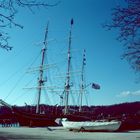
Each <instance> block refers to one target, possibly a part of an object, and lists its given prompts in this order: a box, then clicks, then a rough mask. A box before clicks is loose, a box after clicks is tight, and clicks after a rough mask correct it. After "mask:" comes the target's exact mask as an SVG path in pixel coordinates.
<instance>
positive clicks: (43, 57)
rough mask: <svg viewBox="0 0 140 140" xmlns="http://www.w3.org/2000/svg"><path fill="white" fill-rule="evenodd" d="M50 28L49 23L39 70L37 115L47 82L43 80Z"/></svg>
mask: <svg viewBox="0 0 140 140" xmlns="http://www.w3.org/2000/svg"><path fill="white" fill-rule="evenodd" d="M48 26H49V23H48V24H47V27H46V32H45V37H44V42H43V44H44V47H43V48H42V50H41V51H42V59H41V64H40V70H39V79H38V98H37V99H38V100H37V107H36V113H38V114H39V113H40V109H39V105H40V98H41V90H42V86H43V85H44V82H45V80H44V79H43V67H44V60H45V53H46V50H47V43H48V42H47V37H48Z"/></svg>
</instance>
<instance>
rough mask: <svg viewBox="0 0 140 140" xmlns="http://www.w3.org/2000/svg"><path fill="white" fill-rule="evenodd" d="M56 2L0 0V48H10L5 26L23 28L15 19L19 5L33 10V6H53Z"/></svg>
mask: <svg viewBox="0 0 140 140" xmlns="http://www.w3.org/2000/svg"><path fill="white" fill-rule="evenodd" d="M58 3H59V2H58ZM58 3H55V4H48V3H46V2H45V1H44V2H43V0H0V48H3V49H5V50H11V49H12V47H11V46H10V45H9V43H8V39H9V35H8V33H6V32H5V29H6V28H11V27H13V26H15V27H19V28H21V29H22V28H23V26H22V25H20V24H18V23H17V22H16V21H15V15H16V14H17V13H18V8H19V7H23V8H28V9H29V10H30V11H31V12H33V10H34V8H35V7H36V8H39V7H45V8H46V7H53V6H56V5H57V4H58Z"/></svg>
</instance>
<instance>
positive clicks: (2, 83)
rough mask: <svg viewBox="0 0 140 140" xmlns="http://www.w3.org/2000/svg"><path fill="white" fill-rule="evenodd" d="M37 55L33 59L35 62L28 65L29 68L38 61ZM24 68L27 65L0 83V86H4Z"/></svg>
mask: <svg viewBox="0 0 140 140" xmlns="http://www.w3.org/2000/svg"><path fill="white" fill-rule="evenodd" d="M39 55H40V53H39ZM39 55H37V57H36V58H35V60H34V61H33V62H32V63H31V64H29V65H30V66H32V65H33V63H35V61H36V60H37V59H38V57H39ZM26 66H27V64H25V65H24V66H23V67H21V68H20V69H18V70H17V71H16V72H14V73H13V74H12V75H11V76H9V77H8V78H7V79H6V80H5V81H4V82H1V83H0V86H3V85H5V84H6V83H7V82H8V81H9V80H10V79H12V78H13V77H14V76H15V75H16V74H17V73H19V72H20V70H22V69H24V68H25V67H26ZM28 67H29V66H28Z"/></svg>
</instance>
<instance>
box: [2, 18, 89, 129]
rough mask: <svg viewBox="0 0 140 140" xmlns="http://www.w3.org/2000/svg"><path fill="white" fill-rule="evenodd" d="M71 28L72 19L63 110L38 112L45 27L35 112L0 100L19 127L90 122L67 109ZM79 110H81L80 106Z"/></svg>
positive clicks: (44, 53) (79, 114) (43, 85)
mask: <svg viewBox="0 0 140 140" xmlns="http://www.w3.org/2000/svg"><path fill="white" fill-rule="evenodd" d="M72 26H73V19H72V20H71V26H70V32H69V39H68V40H69V41H68V43H69V46H68V52H67V54H68V57H67V72H66V81H65V86H64V90H63V100H64V108H63V109H62V110H61V111H60V112H53V111H49V112H47V113H42V112H41V110H40V100H41V94H42V90H43V89H44V87H45V83H46V82H47V81H46V77H45V78H44V69H45V67H46V64H45V59H46V55H47V45H48V41H47V37H48V25H47V27H46V32H45V37H44V42H43V48H42V50H41V64H40V66H39V67H38V68H36V70H38V71H39V76H38V83H37V87H34V88H35V89H37V90H38V99H37V105H36V111H35V112H30V111H26V110H25V108H24V109H21V108H19V107H17V106H11V105H9V104H7V103H6V102H4V101H3V100H0V103H1V104H3V105H5V106H8V107H9V108H11V110H12V112H13V113H14V114H15V116H16V118H17V120H18V122H19V124H20V126H29V127H45V126H56V125H58V124H57V123H56V121H55V120H56V119H57V118H68V119H69V120H75V121H84V120H90V119H89V118H88V117H86V116H85V115H83V114H81V113H80V112H79V111H78V110H77V111H74V112H72V113H71V111H70V107H69V94H70V90H71V84H70V80H71V79H70V76H71V71H70V65H71V34H72V33H71V31H72ZM83 63H84V61H83ZM46 87H47V86H46ZM46 87H45V88H46ZM82 88H83V85H82ZM82 90H83V89H82ZM81 96H82V94H81ZM81 98H82V97H81ZM81 102H82V99H81ZM79 110H81V105H80V109H79Z"/></svg>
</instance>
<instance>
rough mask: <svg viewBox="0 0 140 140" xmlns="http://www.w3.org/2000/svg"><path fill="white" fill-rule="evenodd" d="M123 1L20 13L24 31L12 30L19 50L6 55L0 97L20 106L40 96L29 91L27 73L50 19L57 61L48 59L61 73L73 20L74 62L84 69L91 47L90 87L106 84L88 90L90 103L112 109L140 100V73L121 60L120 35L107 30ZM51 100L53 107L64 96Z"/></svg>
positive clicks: (66, 1) (70, 1) (74, 1)
mask: <svg viewBox="0 0 140 140" xmlns="http://www.w3.org/2000/svg"><path fill="white" fill-rule="evenodd" d="M51 2H55V1H51ZM123 3H124V1H123V0H118V1H117V0H61V3H60V4H59V5H58V6H56V7H51V8H47V9H45V8H42V9H41V8H40V9H39V10H37V9H35V10H34V12H35V13H34V14H33V13H31V12H30V11H29V10H28V9H22V8H21V9H19V13H18V14H17V16H16V21H17V22H18V23H19V24H22V25H23V26H24V29H23V30H22V29H19V28H16V27H13V28H11V29H7V32H8V33H9V35H10V36H11V38H10V43H11V45H12V46H13V47H14V48H13V50H12V51H11V52H6V51H4V50H1V51H0V57H1V59H0V65H1V69H0V77H1V78H0V88H1V94H0V98H2V99H4V100H5V101H6V102H8V103H10V104H17V105H22V104H24V103H25V102H26V103H27V104H29V103H30V101H31V100H34V99H35V98H36V97H35V95H34V93H33V94H32V93H30V92H29V91H25V90H23V88H24V87H25V85H26V84H25V83H26V82H27V81H29V80H30V76H29V74H24V73H25V72H26V70H27V68H28V67H29V66H30V64H31V63H32V61H33V60H34V58H35V57H36V56H37V54H38V52H39V50H40V46H39V45H37V44H40V42H41V41H43V38H44V31H45V27H46V24H47V22H48V21H49V40H50V42H49V48H48V53H50V54H49V55H48V57H51V58H48V59H49V61H51V60H54V61H55V60H57V62H60V68H59V69H60V70H59V71H62V69H63V70H64V69H65V66H66V65H64V63H65V62H66V60H65V59H64V58H66V51H67V44H68V43H67V38H68V34H69V28H70V20H71V18H73V19H74V25H73V30H72V49H73V50H74V53H73V59H75V62H76V63H77V64H76V65H79V64H78V63H80V60H81V59H80V57H81V56H82V50H83V49H86V60H87V62H86V69H85V73H86V83H87V84H88V83H90V82H95V83H98V84H100V86H101V89H100V90H94V89H91V88H90V87H89V88H88V89H87V90H88V96H87V97H88V104H89V105H111V104H116V103H123V102H133V101H139V100H140V88H139V83H136V79H137V75H136V74H135V73H134V71H133V70H132V69H131V68H130V65H129V64H128V63H127V62H126V61H125V60H121V55H122V53H123V49H124V48H123V45H122V44H121V43H120V42H118V41H117V40H116V37H117V33H118V32H117V31H115V30H112V31H106V29H104V28H102V24H103V23H105V22H107V21H110V18H111V9H112V8H113V7H115V6H116V5H117V4H121V5H122V4H123ZM62 56H63V57H62ZM78 56H79V57H78ZM62 58H63V59H64V60H63V59H62ZM63 61H64V62H63ZM73 61H74V60H73ZM61 67H62V69H61ZM73 68H75V67H73ZM25 75H26V76H25ZM24 76H25V77H26V78H24ZM48 96H49V103H51V104H56V103H58V104H59V98H58V95H55V94H54V95H48ZM84 104H85V103H84Z"/></svg>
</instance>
